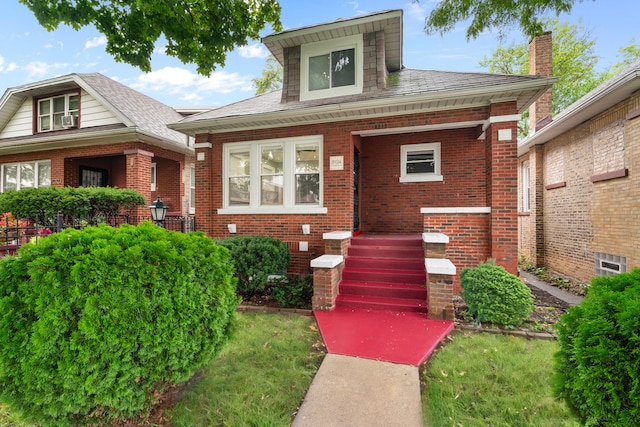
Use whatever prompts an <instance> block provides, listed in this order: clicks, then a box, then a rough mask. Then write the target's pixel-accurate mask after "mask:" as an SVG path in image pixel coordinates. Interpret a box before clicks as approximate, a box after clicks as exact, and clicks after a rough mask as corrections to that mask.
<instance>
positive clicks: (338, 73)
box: [300, 34, 363, 101]
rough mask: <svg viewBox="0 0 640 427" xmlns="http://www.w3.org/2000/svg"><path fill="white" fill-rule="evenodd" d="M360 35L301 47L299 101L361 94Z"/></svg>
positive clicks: (361, 56) (361, 54)
mask: <svg viewBox="0 0 640 427" xmlns="http://www.w3.org/2000/svg"><path fill="white" fill-rule="evenodd" d="M362 45H363V43H362V34H360V35H357V36H349V37H343V38H340V39H335V40H330V41H323V42H317V43H309V44H306V45H302V47H301V48H300V52H301V64H300V82H301V85H300V100H301V101H305V100H310V99H319V98H328V97H332V96H342V95H354V94H357V93H362V78H363V77H362V76H363V64H362V58H363V53H362Z"/></svg>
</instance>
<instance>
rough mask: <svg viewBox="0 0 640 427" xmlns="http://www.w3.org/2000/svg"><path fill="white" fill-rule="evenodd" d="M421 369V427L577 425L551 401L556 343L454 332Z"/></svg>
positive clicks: (563, 406)
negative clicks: (422, 424) (422, 423)
mask: <svg viewBox="0 0 640 427" xmlns="http://www.w3.org/2000/svg"><path fill="white" fill-rule="evenodd" d="M451 338H452V339H451V340H449V342H448V343H447V344H446V345H445V346H444V347H443V348H442V349H441V350H440V351H438V352H437V353H436V354H435V355H434V356H432V357H431V360H430V361H428V363H427V364H425V365H424V366H423V367H422V369H421V379H422V385H421V386H422V411H423V418H424V425H425V426H438V427H439V426H456V427H457V426H464V427H472V426H478V427H480V426H483V427H484V426H493V427H498V426H504V427H517V426H523V427H524V426H526V427H531V426H539V427H543V426H549V427H552V426H553V427H557V426H579V425H580V424H579V423H578V421H577V420H576V419H575V418H573V417H572V416H571V415H570V413H569V410H568V409H567V407H566V406H565V405H564V403H563V402H559V401H557V400H555V399H554V398H553V394H552V391H551V377H552V375H553V372H554V371H553V354H554V353H555V352H556V351H557V343H556V342H555V341H544V340H527V339H524V338H519V337H512V336H506V335H495V334H489V333H462V332H456V333H454V334H453V335H452V336H451Z"/></svg>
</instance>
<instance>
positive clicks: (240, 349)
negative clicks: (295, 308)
mask: <svg viewBox="0 0 640 427" xmlns="http://www.w3.org/2000/svg"><path fill="white" fill-rule="evenodd" d="M239 323H240V325H239V330H238V332H237V334H236V336H235V337H234V339H233V340H232V342H230V343H229V344H228V345H227V346H226V347H225V349H224V350H223V353H222V354H221V355H220V357H218V358H217V359H216V360H214V361H213V362H212V363H211V364H210V365H209V366H207V367H206V368H205V369H204V371H203V373H202V376H201V377H200V379H199V380H198V381H197V382H196V383H195V384H194V385H193V386H192V387H190V388H189V390H188V391H187V392H186V394H185V395H184V396H183V397H182V399H181V401H180V402H179V403H178V404H177V405H176V407H175V408H174V409H173V410H171V411H169V414H168V416H169V418H170V419H171V424H172V425H173V426H175V427H180V426H196V425H197V426H218V425H231V426H239V425H243V426H265V427H267V426H288V425H289V424H290V423H291V421H292V419H293V415H294V414H295V412H296V411H297V409H298V406H299V405H300V404H301V403H302V399H303V398H304V395H305V393H306V391H307V389H308V388H309V385H310V384H311V380H312V379H313V376H314V375H315V373H316V371H317V369H318V366H319V361H320V359H321V357H322V356H323V355H324V353H323V351H324V347H323V346H322V345H320V342H321V339H320V335H319V333H318V331H317V327H316V325H315V322H314V321H313V319H312V318H309V317H305V316H298V315H291V316H288V315H282V314H252V313H244V314H239Z"/></svg>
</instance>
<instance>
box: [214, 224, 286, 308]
mask: <svg viewBox="0 0 640 427" xmlns="http://www.w3.org/2000/svg"><path fill="white" fill-rule="evenodd" d="M219 243H220V244H221V245H222V246H224V247H226V248H227V249H229V252H231V258H232V259H233V264H234V267H235V274H236V277H237V279H238V292H239V293H240V294H241V295H244V296H247V297H249V296H252V295H255V294H259V293H263V292H264V291H265V289H267V287H268V284H269V277H270V276H273V275H285V274H286V272H287V267H288V266H289V260H290V258H291V255H290V254H289V250H288V249H287V245H286V243H284V242H283V241H281V240H278V239H276V238H274V237H269V236H234V237H228V238H226V239H223V240H220V241H219Z"/></svg>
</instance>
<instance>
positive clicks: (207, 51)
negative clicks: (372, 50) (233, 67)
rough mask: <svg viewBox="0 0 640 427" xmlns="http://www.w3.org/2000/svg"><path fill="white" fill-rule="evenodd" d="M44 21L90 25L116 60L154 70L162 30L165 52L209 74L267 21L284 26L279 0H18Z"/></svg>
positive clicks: (47, 24) (53, 24)
mask: <svg viewBox="0 0 640 427" xmlns="http://www.w3.org/2000/svg"><path fill="white" fill-rule="evenodd" d="M20 2H21V3H24V4H25V5H27V7H29V9H31V11H32V12H33V13H34V15H35V17H36V18H37V19H38V22H40V25H42V26H43V27H45V28H46V29H47V30H49V31H51V30H54V29H56V28H57V27H58V26H59V25H60V24H65V25H69V26H71V27H72V28H74V29H76V30H78V29H80V28H82V27H84V26H87V25H95V27H96V28H97V29H98V31H100V32H101V33H102V34H104V35H105V36H106V37H107V48H106V49H107V52H109V53H110V54H111V55H113V57H114V58H115V60H116V61H119V62H126V63H128V64H130V65H133V66H136V67H139V68H140V69H141V70H142V71H145V72H148V71H151V56H152V54H153V52H154V49H155V47H156V42H157V40H158V39H160V37H161V36H164V39H165V40H166V43H167V44H166V46H165V52H166V54H167V55H169V56H173V57H176V58H178V59H179V60H180V61H182V62H183V63H194V64H196V65H197V70H198V73H200V74H202V75H205V76H208V75H210V74H211V72H212V71H213V70H214V69H215V68H216V66H218V65H220V66H223V65H224V62H225V59H226V55H227V52H230V51H232V50H233V49H234V48H235V47H236V46H242V45H245V44H247V39H258V38H260V31H261V30H263V29H264V28H265V27H266V26H267V25H271V27H272V28H273V30H275V31H279V30H280V29H281V28H282V24H281V23H280V4H279V3H278V2H277V1H275V0H145V1H139V0H107V1H100V2H96V1H93V0H61V1H56V2H51V1H48V0H20Z"/></svg>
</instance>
